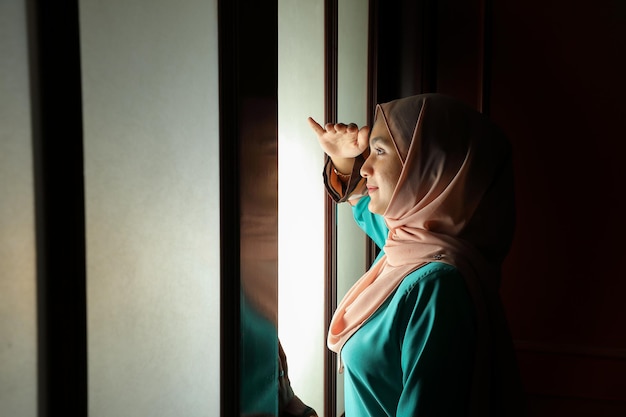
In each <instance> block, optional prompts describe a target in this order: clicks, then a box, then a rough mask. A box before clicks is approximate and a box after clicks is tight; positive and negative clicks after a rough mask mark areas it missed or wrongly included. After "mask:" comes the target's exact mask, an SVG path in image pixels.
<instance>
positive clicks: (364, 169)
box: [359, 155, 372, 178]
mask: <svg viewBox="0 0 626 417" xmlns="http://www.w3.org/2000/svg"><path fill="white" fill-rule="evenodd" d="M370 157H371V155H370ZM370 157H368V158H367V159H366V160H365V162H364V163H363V165H362V166H361V169H360V171H359V173H360V174H361V176H362V177H363V178H367V177H369V176H370V174H371V173H372V167H371V164H370Z"/></svg>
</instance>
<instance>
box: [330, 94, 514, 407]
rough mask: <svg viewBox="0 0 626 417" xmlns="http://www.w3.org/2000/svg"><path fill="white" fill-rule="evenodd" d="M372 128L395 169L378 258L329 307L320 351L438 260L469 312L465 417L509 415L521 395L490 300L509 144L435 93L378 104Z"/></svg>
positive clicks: (339, 342) (503, 225)
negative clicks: (381, 131) (398, 166)
mask: <svg viewBox="0 0 626 417" xmlns="http://www.w3.org/2000/svg"><path fill="white" fill-rule="evenodd" d="M376 121H377V122H379V123H385V125H386V127H387V129H388V131H389V134H390V136H391V138H392V140H393V142H394V144H395V146H396V150H397V152H398V155H399V156H400V160H401V161H402V164H403V167H402V172H401V174H400V179H399V181H398V183H397V185H396V188H395V190H394V193H393V196H392V198H391V201H390V203H389V206H388V208H387V210H386V212H385V213H384V218H385V222H386V223H387V226H388V228H389V235H388V237H387V242H386V244H385V247H384V248H383V250H384V253H385V254H384V256H383V257H382V258H381V259H380V260H379V261H378V262H377V263H376V264H375V265H373V266H372V267H371V268H370V269H369V270H368V271H367V272H366V273H365V274H364V275H363V276H362V277H361V278H360V279H359V280H358V281H357V282H356V283H355V284H354V286H353V287H352V288H351V289H350V290H349V291H348V293H347V294H346V295H345V297H344V298H343V300H342V301H341V303H340V304H339V306H338V307H337V310H336V311H335V314H334V316H333V318H332V320H331V323H330V328H329V332H328V347H329V348H330V349H331V350H333V351H335V352H337V353H340V351H341V348H342V346H343V345H344V343H345V342H346V341H347V340H348V339H349V338H350V336H351V335H352V334H354V332H356V331H357V330H358V329H359V327H360V326H361V325H362V324H363V323H364V322H365V321H366V320H367V319H368V318H369V317H370V316H371V315H372V314H373V313H374V312H375V311H376V310H377V309H378V308H379V307H380V306H381V305H382V304H383V303H384V301H385V299H386V298H387V297H389V296H390V295H391V294H392V293H393V291H394V290H395V289H396V288H397V287H398V285H399V284H400V282H401V281H402V280H403V279H404V277H406V276H407V275H408V274H409V273H411V272H412V271H414V270H416V269H418V268H419V267H421V266H423V265H425V264H426V263H428V262H432V261H439V262H445V263H448V264H451V265H454V266H455V267H456V268H457V269H458V270H459V271H460V272H461V274H462V275H463V277H464V278H465V281H466V283H467V288H468V290H469V292H470V294H471V296H472V300H473V302H474V306H475V310H476V324H477V328H476V330H477V334H476V335H477V345H476V358H475V368H474V376H473V378H474V379H473V383H472V394H471V398H472V400H471V409H472V410H471V415H473V416H478V415H480V416H488V415H491V413H492V412H495V413H496V414H497V415H505V414H506V413H504V411H503V409H504V408H507V407H505V405H510V406H512V408H513V409H515V410H517V409H518V405H516V404H518V401H517V398H516V396H517V395H518V394H519V392H521V391H520V386H519V379H518V375H517V368H516V365H515V361H514V353H513V348H512V343H511V339H510V336H509V334H508V328H507V324H506V319H505V316H504V312H503V309H502V306H501V303H500V299H499V295H498V288H499V283H500V268H501V264H502V261H503V260H504V257H505V256H506V254H507V253H508V251H509V248H510V245H511V241H512V238H513V232H514V226H515V209H514V192H513V164H512V154H511V147H510V145H509V143H508V141H507V140H506V138H505V137H504V135H503V134H502V133H501V131H500V130H499V129H498V128H497V127H495V126H494V125H493V124H492V123H490V122H489V120H488V119H487V118H486V117H484V116H483V115H482V114H480V113H479V112H477V111H475V110H473V109H471V108H469V107H468V106H466V105H464V104H462V103H461V102H459V101H457V100H455V99H452V98H450V97H447V96H443V95H439V94H422V95H417V96H412V97H407V98H403V99H399V100H395V101H391V102H389V103H384V104H380V105H378V106H376ZM519 407H521V406H519ZM490 409H491V411H489V410H490ZM513 414H515V412H513Z"/></svg>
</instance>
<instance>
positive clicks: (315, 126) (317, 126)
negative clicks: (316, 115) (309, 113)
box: [307, 117, 325, 136]
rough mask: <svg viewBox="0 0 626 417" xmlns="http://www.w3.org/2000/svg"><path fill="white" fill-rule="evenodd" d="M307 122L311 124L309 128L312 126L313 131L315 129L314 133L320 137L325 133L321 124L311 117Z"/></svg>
mask: <svg viewBox="0 0 626 417" xmlns="http://www.w3.org/2000/svg"><path fill="white" fill-rule="evenodd" d="M307 121H308V122H309V126H311V129H313V131H314V132H315V133H316V134H317V135H318V136H319V135H321V134H323V133H324V132H325V130H324V128H323V127H322V126H320V124H319V123H317V122H316V121H315V120H314V119H313V118H312V117H309V118H308V119H307Z"/></svg>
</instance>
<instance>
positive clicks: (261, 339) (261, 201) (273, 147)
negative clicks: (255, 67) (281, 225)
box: [239, 99, 279, 416]
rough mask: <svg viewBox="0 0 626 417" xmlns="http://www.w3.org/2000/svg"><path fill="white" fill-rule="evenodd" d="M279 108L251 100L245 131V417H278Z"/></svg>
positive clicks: (242, 206)
mask: <svg viewBox="0 0 626 417" xmlns="http://www.w3.org/2000/svg"><path fill="white" fill-rule="evenodd" d="M275 114H276V104H275V103H274V102H272V101H271V100H263V99H257V100H247V101H245V102H244V103H243V104H242V117H241V126H240V129H241V130H240V132H241V137H240V158H239V160H240V163H241V166H240V210H241V213H240V216H241V217H240V224H241V236H240V237H241V288H242V293H241V367H240V372H241V379H240V380H241V390H240V393H241V397H240V400H241V402H240V409H241V414H242V415H245V416H277V415H278V376H279V375H278V330H277V306H278V288H277V285H278V283H277V280H278V278H277V277H278V152H277V151H278V147H277V137H276V121H275V116H274V115H275Z"/></svg>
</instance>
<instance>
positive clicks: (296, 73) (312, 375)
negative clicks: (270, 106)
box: [278, 0, 325, 416]
mask: <svg viewBox="0 0 626 417" xmlns="http://www.w3.org/2000/svg"><path fill="white" fill-rule="evenodd" d="M278 29H279V30H278V58H279V60H278V174H279V179H278V214H279V217H278V219H279V224H278V245H279V247H278V267H279V270H278V282H279V284H278V315H279V316H278V334H279V338H280V341H281V343H282V346H283V348H284V350H285V353H286V355H287V361H288V363H289V378H290V380H291V384H292V387H293V389H294V391H295V393H296V395H298V396H299V397H300V398H301V399H302V400H303V401H304V402H305V403H306V404H307V405H309V406H311V407H313V408H314V409H315V410H316V411H317V412H318V413H319V414H320V416H321V415H322V414H323V412H324V404H323V401H324V379H323V378H324V366H323V363H324V356H323V355H324V349H325V348H324V346H325V341H324V189H323V185H322V175H321V172H322V165H323V161H324V159H323V153H322V151H321V150H320V147H319V145H318V144H317V140H316V139H315V135H314V134H313V132H312V131H311V129H310V128H309V125H308V123H307V117H308V116H312V117H314V118H315V119H316V120H318V121H322V120H323V119H324V1H323V0H315V1H312V0H297V1H293V0H279V1H278Z"/></svg>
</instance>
